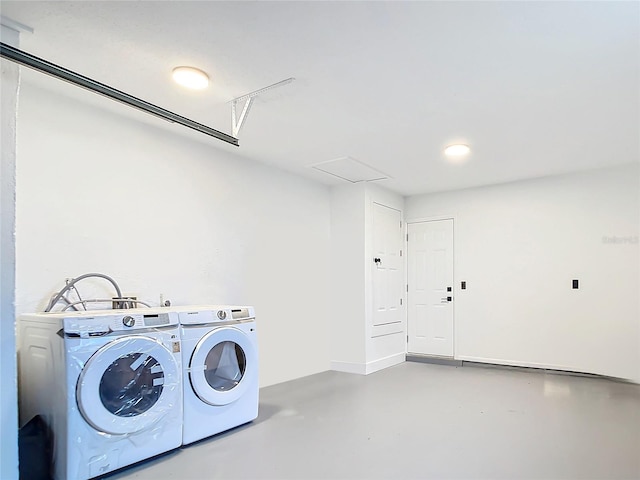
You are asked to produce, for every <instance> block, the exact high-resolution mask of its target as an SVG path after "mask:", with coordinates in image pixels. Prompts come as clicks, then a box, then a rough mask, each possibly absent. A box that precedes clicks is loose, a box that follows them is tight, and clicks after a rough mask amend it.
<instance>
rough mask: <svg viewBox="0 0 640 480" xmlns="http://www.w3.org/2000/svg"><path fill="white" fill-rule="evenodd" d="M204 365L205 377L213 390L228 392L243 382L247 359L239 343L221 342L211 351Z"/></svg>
mask: <svg viewBox="0 0 640 480" xmlns="http://www.w3.org/2000/svg"><path fill="white" fill-rule="evenodd" d="M204 365H205V371H204V376H205V378H206V380H207V383H208V384H209V385H211V388H213V389H214V390H216V391H218V392H226V391H228V390H231V389H232V388H235V387H236V386H237V385H238V384H239V383H240V380H242V377H243V375H244V371H245V368H246V366H247V357H246V355H245V354H244V350H242V347H241V346H240V345H238V344H237V343H235V342H220V343H218V344H217V345H216V346H215V347H213V348H212V349H211V350H209V353H208V354H207V358H206V359H205V361H204Z"/></svg>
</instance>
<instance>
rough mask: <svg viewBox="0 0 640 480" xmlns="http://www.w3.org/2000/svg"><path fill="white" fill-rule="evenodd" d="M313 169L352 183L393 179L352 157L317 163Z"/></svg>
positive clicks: (312, 166)
mask: <svg viewBox="0 0 640 480" xmlns="http://www.w3.org/2000/svg"><path fill="white" fill-rule="evenodd" d="M311 168H314V169H315V170H318V171H320V172H323V173H328V174H329V175H333V176H334V177H338V178H341V179H342V180H346V181H347V182H351V183H359V182H373V181H375V180H386V179H388V178H391V177H389V175H387V174H386V173H383V172H381V171H380V170H376V169H375V168H373V167H371V166H369V165H367V164H366V163H364V162H361V161H360V160H356V159H355V158H352V157H341V158H336V159H335V160H329V161H326V162H320V163H316V164H315V165H311Z"/></svg>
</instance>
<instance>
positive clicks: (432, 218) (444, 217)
mask: <svg viewBox="0 0 640 480" xmlns="http://www.w3.org/2000/svg"><path fill="white" fill-rule="evenodd" d="M439 220H451V221H452V222H453V242H452V243H453V245H452V248H453V292H452V293H453V298H454V301H453V305H452V308H453V313H452V315H453V338H452V341H453V356H452V357H451V358H453V359H456V358H457V357H456V354H457V351H458V348H457V344H458V330H457V328H456V301H457V297H458V292H459V289H458V286H457V285H456V282H457V278H458V275H457V269H456V222H457V215H455V214H449V215H432V216H428V217H415V218H409V219H407V220H406V221H405V224H404V225H405V227H404V239H403V242H404V251H405V252H407V254H406V255H405V257H404V258H405V266H404V280H405V283H404V284H405V290H406V291H405V296H406V302H407V305H408V304H409V292H408V285H409V224H413V223H425V222H437V221H439ZM405 324H406V326H407V341H406V343H405V350H406V351H407V353H409V308H405Z"/></svg>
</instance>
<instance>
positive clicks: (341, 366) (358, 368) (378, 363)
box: [331, 353, 406, 375]
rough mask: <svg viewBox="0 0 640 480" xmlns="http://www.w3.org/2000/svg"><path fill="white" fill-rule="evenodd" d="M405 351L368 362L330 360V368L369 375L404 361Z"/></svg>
mask: <svg viewBox="0 0 640 480" xmlns="http://www.w3.org/2000/svg"><path fill="white" fill-rule="evenodd" d="M405 357H406V354H405V353H396V354H395V355H389V356H388V357H384V358H380V359H378V360H374V361H373V362H369V363H355V362H331V370H335V371H336V372H345V373H357V374H358V375H369V374H370V373H373V372H377V371H378V370H382V369H384V368H389V367H393V366H394V365H398V364H399V363H402V362H404V361H405Z"/></svg>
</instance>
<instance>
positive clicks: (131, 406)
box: [76, 335, 181, 435]
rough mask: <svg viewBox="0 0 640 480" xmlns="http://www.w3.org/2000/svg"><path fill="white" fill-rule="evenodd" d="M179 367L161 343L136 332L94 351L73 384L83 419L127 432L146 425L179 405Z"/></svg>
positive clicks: (106, 429) (104, 429)
mask: <svg viewBox="0 0 640 480" xmlns="http://www.w3.org/2000/svg"><path fill="white" fill-rule="evenodd" d="M179 375H180V369H179V365H178V363H177V362H176V359H175V358H174V356H173V354H172V353H171V352H170V351H169V349H167V348H166V347H165V346H164V345H163V344H162V343H160V342H158V341H157V340H154V339H152V338H150V337H145V336H142V335H136V336H127V337H121V338H118V339H116V340H114V341H112V342H109V343H108V344H106V345H104V346H102V347H101V348H100V349H99V350H97V351H96V352H95V353H94V354H93V355H92V356H91V358H89V360H87V363H86V364H85V366H84V368H83V369H82V372H81V373H80V377H79V379H78V383H77V385H76V399H77V403H78V407H79V408H80V412H81V413H82V416H83V417H84V419H85V420H86V421H87V422H88V423H89V424H90V425H91V426H93V428H95V429H96V430H99V431H101V432H105V433H111V434H120V435H121V434H127V433H134V432H138V431H140V430H144V429H147V428H151V427H152V426H154V425H155V424H156V422H157V421H158V420H159V419H160V418H162V417H163V416H164V415H165V414H166V413H167V411H168V410H169V409H172V408H176V406H178V408H179V405H180V396H181V388H180V376H179Z"/></svg>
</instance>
